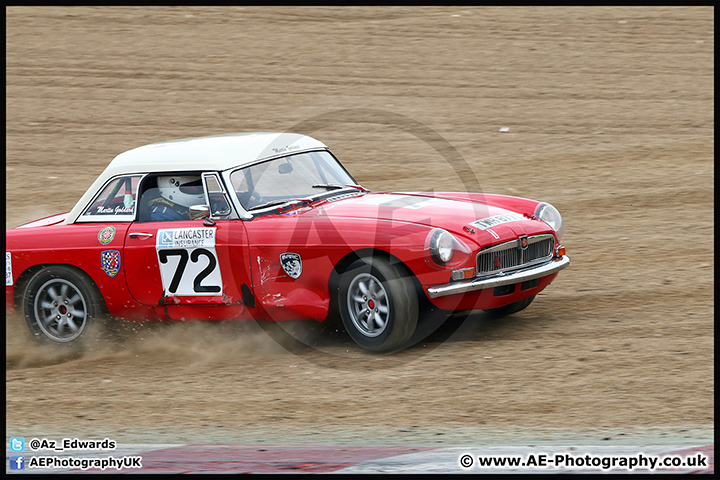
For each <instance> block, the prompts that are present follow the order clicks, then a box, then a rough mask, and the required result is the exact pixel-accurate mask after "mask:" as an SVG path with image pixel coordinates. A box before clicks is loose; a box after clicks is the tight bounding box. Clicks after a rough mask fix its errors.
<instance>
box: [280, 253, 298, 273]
mask: <svg viewBox="0 0 720 480" xmlns="http://www.w3.org/2000/svg"><path fill="white" fill-rule="evenodd" d="M280 263H281V264H282V267H283V270H285V273H287V274H288V275H289V276H290V277H291V278H298V277H299V276H300V274H302V259H301V258H300V255H298V254H297V253H292V252H285V253H281V254H280Z"/></svg>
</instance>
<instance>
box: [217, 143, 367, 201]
mask: <svg viewBox="0 0 720 480" xmlns="http://www.w3.org/2000/svg"><path fill="white" fill-rule="evenodd" d="M230 180H231V181H232V185H233V189H234V190H235V193H236V195H237V197H238V200H240V203H241V204H242V206H243V208H244V209H245V210H256V209H261V208H263V207H265V206H267V207H270V206H273V205H280V204H283V203H285V202H287V201H290V200H296V199H305V198H308V197H311V196H313V195H319V194H325V193H327V192H328V191H339V190H341V189H345V188H348V189H353V188H358V185H357V183H356V182H355V180H354V179H353V178H352V177H351V176H350V174H348V173H347V171H345V169H344V168H343V167H342V166H341V165H340V164H339V163H338V161H337V160H336V159H335V158H334V157H333V156H332V155H330V153H328V152H307V153H298V154H296V155H289V156H287V157H282V158H276V159H274V160H269V161H267V162H263V163H260V164H257V165H252V166H250V167H246V168H242V169H240V170H236V171H234V172H233V173H232V174H231V175H230Z"/></svg>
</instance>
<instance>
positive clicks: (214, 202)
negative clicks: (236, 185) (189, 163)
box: [203, 173, 232, 217]
mask: <svg viewBox="0 0 720 480" xmlns="http://www.w3.org/2000/svg"><path fill="white" fill-rule="evenodd" d="M203 180H204V181H205V191H206V192H207V197H208V201H209V202H210V214H211V215H212V216H215V217H225V216H228V215H230V214H231V213H232V208H231V207H230V201H229V200H228V197H227V195H226V194H225V191H224V190H223V188H222V186H221V185H220V181H219V180H218V177H217V176H216V175H215V174H207V173H206V174H203Z"/></svg>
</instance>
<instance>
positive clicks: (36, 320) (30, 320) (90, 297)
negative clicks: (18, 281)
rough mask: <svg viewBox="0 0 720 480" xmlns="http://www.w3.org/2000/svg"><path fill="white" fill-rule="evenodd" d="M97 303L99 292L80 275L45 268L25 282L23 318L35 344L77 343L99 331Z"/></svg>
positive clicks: (100, 310) (99, 319) (98, 308)
mask: <svg viewBox="0 0 720 480" xmlns="http://www.w3.org/2000/svg"><path fill="white" fill-rule="evenodd" d="M101 305H102V299H101V298H100V294H99V293H98V292H97V291H96V289H95V287H94V285H93V284H92V283H91V281H90V280H88V279H86V278H85V277H84V276H83V275H82V274H80V273H78V272H76V271H75V270H73V269H71V268H68V267H63V266H52V267H45V268H43V269H42V270H40V271H38V272H37V273H36V274H35V275H34V276H33V277H32V278H31V279H30V281H29V282H28V284H27V288H26V290H25V295H24V312H25V321H26V322H27V325H28V327H29V329H30V333H32V335H33V337H35V339H36V340H37V341H38V342H39V343H43V344H52V345H66V346H69V345H72V346H77V345H80V344H83V343H85V341H86V340H88V339H89V337H91V336H92V335H94V334H97V333H99V332H100V330H102V328H101V327H102V317H101V315H102V308H101Z"/></svg>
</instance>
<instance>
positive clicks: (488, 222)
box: [470, 213, 525, 230]
mask: <svg viewBox="0 0 720 480" xmlns="http://www.w3.org/2000/svg"><path fill="white" fill-rule="evenodd" d="M521 220H525V217H523V216H522V215H520V214H518V213H505V214H503V215H495V216H493V217H487V218H483V219H480V220H475V221H474V222H470V225H472V226H473V227H477V228H479V229H480V230H487V229H488V228H490V227H494V226H495V225H500V224H501V223H508V222H519V221H521Z"/></svg>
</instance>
